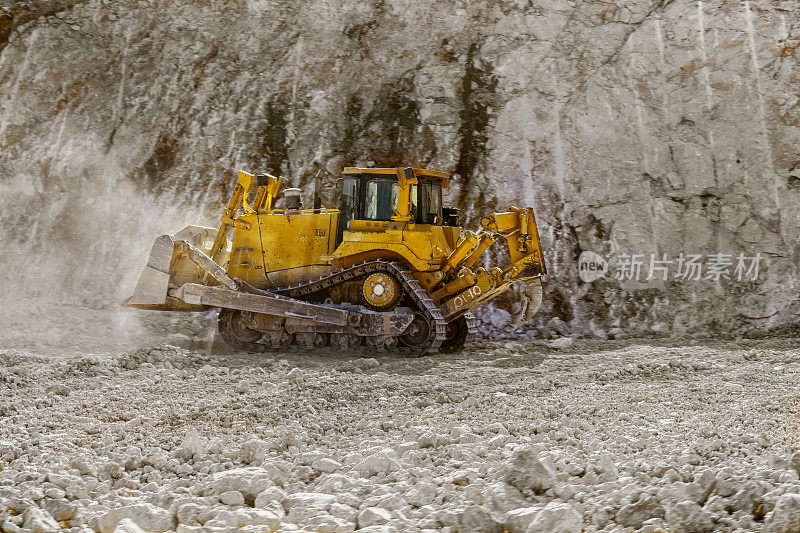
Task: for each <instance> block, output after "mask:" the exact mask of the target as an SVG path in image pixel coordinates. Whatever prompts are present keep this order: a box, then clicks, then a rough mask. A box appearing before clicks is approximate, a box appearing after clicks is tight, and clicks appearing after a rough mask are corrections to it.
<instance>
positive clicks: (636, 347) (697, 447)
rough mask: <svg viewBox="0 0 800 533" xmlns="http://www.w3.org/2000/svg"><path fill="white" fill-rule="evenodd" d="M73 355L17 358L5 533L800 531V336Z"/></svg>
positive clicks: (7, 392)
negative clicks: (412, 355)
mask: <svg viewBox="0 0 800 533" xmlns="http://www.w3.org/2000/svg"><path fill="white" fill-rule="evenodd" d="M202 325H203V320H202V319H199V320H198V321H197V323H196V325H195V326H196V329H198V330H200V329H202V328H201V326H202ZM190 330H191V328H190V327H187V329H185V330H184V331H190ZM95 333H96V332H95ZM69 334H70V332H62V333H61V335H69ZM173 335H174V333H173ZM59 339H60V338H55V339H50V340H49V342H45V343H44V344H38V345H37V346H31V347H28V348H25V347H24V346H23V342H22V340H21V339H19V338H17V339H16V340H13V339H9V342H6V343H5V346H10V347H7V348H5V349H2V350H0V458H2V462H1V463H0V531H3V532H6V533H11V532H16V531H56V530H58V529H59V528H72V531H76V532H78V531H89V530H90V529H91V530H95V531H101V532H104V533H106V532H112V531H119V532H135V531H139V530H140V528H141V529H143V530H146V531H171V530H177V531H183V532H187V533H188V532H194V531H233V530H235V529H236V530H238V529H240V528H246V529H244V530H249V531H273V530H281V531H298V530H304V531H351V530H354V529H358V530H364V531H403V532H405V531H419V530H443V531H451V532H454V531H459V532H465V531H498V532H500V531H503V530H506V531H509V532H526V531H527V532H537V531H580V530H582V529H583V530H585V531H620V532H621V531H634V530H639V531H665V530H674V531H712V530H720V531H734V530H739V531H753V530H763V531H796V530H797V528H798V524H800V477H799V476H798V468H800V453H796V452H795V448H796V446H797V431H798V424H797V410H798V395H797V390H796V382H797V377H798V371H799V369H800V365H798V362H800V352H799V351H798V350H797V349H796V346H797V342H796V340H794V339H773V340H760V341H752V340H751V341H739V342H727V343H719V342H718V343H708V342H704V343H702V344H700V343H697V344H691V343H689V344H679V345H676V344H674V343H664V342H661V343H658V342H647V343H644V342H642V341H608V342H605V343H588V342H583V341H574V342H573V341H572V340H571V339H560V340H556V341H553V340H549V341H545V340H535V339H529V340H525V341H524V342H522V341H502V342H497V341H495V342H488V341H478V342H475V343H472V344H471V345H470V346H469V347H468V349H467V350H465V351H464V352H463V353H461V354H458V355H454V356H442V355H437V356H428V357H424V358H419V359H403V358H398V357H393V356H387V355H383V356H376V357H374V358H368V357H354V356H347V355H331V356H323V355H311V356H309V355H299V354H274V355H267V356H263V355H259V356H255V355H246V354H228V355H207V352H206V350H203V349H191V346H192V345H191V344H186V343H184V346H187V347H177V346H173V345H170V344H166V343H163V342H162V343H160V344H159V343H158V342H156V341H158V338H157V336H153V337H152V339H154V342H153V343H149V344H148V346H147V347H139V348H134V349H128V350H116V349H106V350H105V351H100V350H98V351H96V352H94V353H87V352H80V351H78V350H74V349H69V350H66V349H61V350H59V349H58V345H59V342H60V340H59ZM173 339H174V338H173ZM177 340H178V341H180V340H181V338H180V337H178V338H177ZM184 340H185V338H184ZM48 344H49V345H55V347H53V346H49V347H48ZM178 344H180V342H179V343H178ZM212 353H213V352H212Z"/></svg>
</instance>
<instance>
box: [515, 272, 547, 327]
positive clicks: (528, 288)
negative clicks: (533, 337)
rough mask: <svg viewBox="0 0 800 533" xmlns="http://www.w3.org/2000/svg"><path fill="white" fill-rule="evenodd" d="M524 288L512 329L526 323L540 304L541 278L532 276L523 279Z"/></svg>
mask: <svg viewBox="0 0 800 533" xmlns="http://www.w3.org/2000/svg"><path fill="white" fill-rule="evenodd" d="M523 283H525V288H524V289H523V291H522V301H521V302H520V303H521V305H520V310H519V316H518V317H517V322H516V323H515V324H514V329H519V328H521V327H522V326H523V325H524V324H526V323H527V322H528V321H529V320H530V319H531V318H533V315H535V314H536V311H538V310H539V307H541V305H542V280H541V278H532V279H529V280H525V281H524V282H523Z"/></svg>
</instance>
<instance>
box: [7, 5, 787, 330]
mask: <svg viewBox="0 0 800 533" xmlns="http://www.w3.org/2000/svg"><path fill="white" fill-rule="evenodd" d="M798 18H800V14H798V12H797V9H796V5H795V4H794V3H792V2H780V1H778V2H773V1H768V0H755V1H751V2H726V3H717V2H696V1H688V0H674V1H653V0H634V1H626V2H623V1H620V0H617V1H616V2H610V3H609V2H603V3H594V2H576V1H567V0H547V1H543V2H535V3H526V2H512V1H503V2H495V1H491V2H490V1H476V2H468V3H467V2H456V3H455V4H452V3H427V2H416V3H413V4H409V3H407V2H401V1H399V0H387V1H381V2H377V3H365V2H344V3H342V4H341V6H339V7H333V4H330V3H329V2H324V1H322V0H306V1H301V2H295V3H293V4H292V5H286V4H285V3H281V2H270V1H266V0H247V1H244V0H241V1H237V2H227V3H206V2H201V3H198V2H189V1H186V0H179V1H175V2H170V3H169V5H165V6H162V7H160V8H159V9H152V10H151V9H141V6H140V4H139V3H138V2H132V1H130V0H123V1H120V2H113V3H105V2H88V1H86V0H51V1H48V2H34V1H32V0H21V1H13V0H12V1H11V2H10V3H9V2H5V3H4V4H3V6H2V7H0V146H2V147H3V150H2V152H0V239H1V240H2V241H3V242H7V243H10V244H11V246H12V247H14V249H16V250H20V251H21V252H22V253H20V254H13V255H4V256H3V258H2V259H1V261H3V263H2V266H3V268H2V272H3V274H2V275H3V276H4V277H7V278H9V279H3V280H0V281H2V283H3V285H4V287H3V291H2V292H3V293H4V294H7V295H9V297H10V298H13V297H15V296H21V295H25V296H36V295H37V294H39V295H49V294H51V293H53V292H56V293H59V294H60V293H62V292H63V293H64V294H66V295H67V296H71V297H73V298H74V299H76V300H80V301H82V302H87V303H92V304H97V303H101V304H107V303H108V302H109V301H112V300H113V301H114V302H117V301H118V300H119V297H120V296H124V295H125V293H127V292H128V291H129V290H130V288H131V287H132V285H133V284H134V283H135V279H136V276H137V273H138V270H139V268H140V266H141V265H143V264H144V261H145V257H146V254H147V252H148V250H149V245H150V243H151V241H152V238H153V236H154V235H157V234H159V233H163V232H166V231H171V230H175V229H179V228H180V227H181V225H182V224H185V223H188V222H195V223H214V221H215V220H216V219H217V217H218V211H219V208H220V203H221V201H222V200H223V199H224V198H225V197H226V195H227V193H228V192H229V191H230V189H231V185H232V180H233V176H234V170H235V169H240V168H244V169H251V170H259V171H269V172H273V173H281V174H283V175H284V176H286V177H287V178H288V181H289V183H291V184H292V185H295V186H297V185H300V186H302V185H306V184H307V183H308V182H309V178H310V176H311V175H312V174H313V172H314V171H315V170H316V169H318V168H325V169H327V170H329V171H331V172H333V173H337V172H338V171H340V170H341V169H342V167H343V166H345V165H380V166H395V165H401V164H413V165H423V166H427V167H432V168H438V169H442V170H446V171H450V172H453V173H454V178H453V179H452V188H451V189H450V191H449V192H448V199H449V201H450V202H451V203H454V204H457V205H459V206H460V207H462V208H463V209H464V210H465V214H466V219H467V220H468V221H469V222H471V223H474V222H476V216H477V215H478V214H479V213H480V212H483V211H489V210H503V209H505V207H506V206H507V205H509V204H531V205H533V206H534V207H536V209H537V214H538V221H539V224H540V230H541V236H542V240H543V242H544V245H545V247H546V257H547V259H548V260H549V262H550V272H551V275H550V277H549V279H550V280H551V282H550V283H548V284H547V287H546V296H545V307H544V309H543V311H542V312H541V313H540V315H539V318H538V320H540V321H541V323H546V322H547V320H549V319H550V318H552V317H553V316H559V317H561V318H563V319H564V320H565V322H567V323H568V324H570V326H571V328H572V329H573V331H578V332H587V333H588V332H589V331H590V330H589V329H588V328H589V326H588V322H589V320H588V319H589V318H591V319H592V320H593V321H594V326H595V329H594V330H598V329H597V328H603V329H611V328H615V327H625V328H627V329H628V330H630V331H631V332H632V333H635V334H643V333H647V334H653V333H655V334H666V333H681V332H683V331H694V330H703V331H708V328H709V327H711V328H717V329H721V330H725V329H731V328H741V327H743V326H742V323H744V322H746V323H747V324H749V325H750V327H756V326H753V324H756V325H757V327H762V326H761V325H762V324H764V325H767V326H770V325H778V324H781V323H784V322H786V321H788V320H790V317H791V316H793V314H794V311H796V310H797V309H796V308H797V303H796V294H797V285H798V276H797V272H796V269H795V263H796V262H797V259H798V257H799V256H800V254H798V251H799V250H798V237H797V235H798V228H800V210H799V209H798V206H799V205H800V158H799V157H798V155H797V149H796V147H797V146H798V144H800V143H799V142H798V141H800V128H798V122H797V116H798V96H797V91H796V84H797V78H796V76H797V56H796V54H795V50H796V49H797V45H798V34H797V32H792V31H791V28H793V27H796V26H797V24H798ZM326 194H327V196H328V200H330V197H331V195H332V191H331V190H328V191H327V192H326ZM582 251H592V252H594V253H596V254H598V255H600V256H602V257H604V258H605V259H607V260H608V261H609V263H610V264H609V266H608V269H609V270H608V273H607V274H606V275H605V277H603V278H601V279H598V280H596V281H593V282H591V283H587V282H582V281H580V280H579V278H578V268H577V267H578V265H577V259H578V256H579V255H580V253H581V252H582ZM740 252H745V253H746V254H748V256H750V255H753V254H755V253H760V254H761V256H762V258H763V259H762V261H761V262H760V264H759V266H760V268H759V270H760V272H759V273H758V276H757V277H756V276H754V274H755V273H754V272H750V276H751V277H756V278H757V279H756V280H755V281H753V282H745V281H744V280H742V281H739V280H737V271H736V266H737V258H736V254H738V253H740ZM681 253H684V254H704V255H703V258H702V261H703V263H704V270H703V271H702V272H701V274H700V276H701V278H703V279H700V280H693V279H686V280H684V279H683V278H681V277H679V278H677V279H675V278H674V276H675V275H676V274H678V273H679V267H681V266H683V264H681V265H679V264H678V262H677V261H678V258H679V254H681ZM716 253H721V254H734V255H733V256H732V257H731V258H729V259H730V260H731V264H730V265H726V261H727V259H728V258H726V257H723V258H716V259H713V258H712V257H709V256H708V254H716ZM625 254H642V256H641V257H639V258H638V259H636V260H641V261H642V262H643V265H642V266H641V273H640V276H641V277H640V279H639V281H636V280H635V279H632V278H634V277H635V276H634V271H635V269H631V270H629V271H628V270H619V268H620V266H624V265H625V260H626V258H627V259H631V258H630V257H627V256H626V255H625ZM650 254H656V255H655V256H654V257H655V258H657V259H659V260H661V259H663V254H667V260H668V261H673V263H671V264H663V265H661V266H665V267H667V269H668V271H666V272H667V274H666V275H667V276H668V279H667V280H666V281H664V280H663V279H662V273H663V272H665V271H663V270H658V269H656V270H654V271H653V272H654V273H655V275H654V276H652V278H653V279H651V280H650V281H645V278H646V277H647V275H648V272H649V267H650V264H649V260H650ZM56 258H57V259H56ZM684 259H686V257H684ZM636 260H634V262H635V261H636ZM712 262H716V263H717V264H718V265H722V266H721V267H720V268H722V270H724V271H725V272H726V273H727V274H728V275H729V277H730V278H732V279H725V277H724V276H722V277H721V278H720V279H719V280H716V279H715V277H716V276H715V274H714V271H713V270H710V269H708V265H709V264H710V263H712ZM87 263H89V264H92V265H98V266H95V267H93V268H85V265H86V264H87ZM30 265H39V266H37V267H35V268H30ZM99 265H102V267H101V266H99ZM120 265H124V266H120ZM656 266H658V265H656ZM746 266H750V265H749V264H748V265H746ZM23 267H25V268H23ZM101 269H102V271H100V270H101ZM684 270H685V269H684ZM616 272H621V273H623V274H625V275H624V276H622V277H623V278H625V279H622V280H616V279H614V274H615V273H616ZM707 274H708V275H709V277H710V279H705V277H706V275H707ZM738 274H747V273H746V272H743V271H741V270H740V271H738ZM12 276H13V278H12ZM688 277H689V278H692V277H693V276H688ZM744 277H747V276H746V275H745V276H744ZM42 279H49V280H53V281H52V283H48V284H41V283H38V282H39V281H40V280H42ZM87 287H88V289H87ZM12 289H13V291H12ZM63 300H64V299H63V298H62V301H63ZM711 304H713V305H711ZM777 310H780V311H781V312H780V314H778V315H776V316H775V317H774V318H771V319H769V320H767V321H757V322H751V321H739V320H738V318H739V317H740V316H741V315H742V314H744V315H747V316H750V317H761V316H767V315H770V314H772V313H774V312H775V311H777ZM733 319H735V320H733ZM584 330H585V331H584Z"/></svg>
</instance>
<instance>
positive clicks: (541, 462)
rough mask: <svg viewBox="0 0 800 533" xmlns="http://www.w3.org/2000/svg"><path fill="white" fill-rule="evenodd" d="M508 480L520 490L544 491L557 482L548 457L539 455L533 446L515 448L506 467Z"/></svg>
mask: <svg viewBox="0 0 800 533" xmlns="http://www.w3.org/2000/svg"><path fill="white" fill-rule="evenodd" d="M505 479H506V481H507V482H508V483H509V484H511V485H513V486H514V487H516V488H518V489H519V490H532V491H533V492H535V493H542V492H544V491H546V490H547V489H549V488H550V487H552V486H553V485H555V484H556V472H555V468H554V467H553V464H552V462H551V461H550V459H549V458H547V457H539V454H538V451H537V450H536V449H535V448H533V447H532V446H519V447H518V448H516V449H515V450H514V452H513V453H512V455H511V458H510V459H509V461H508V463H507V465H506V469H505Z"/></svg>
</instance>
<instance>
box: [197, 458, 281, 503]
mask: <svg viewBox="0 0 800 533" xmlns="http://www.w3.org/2000/svg"><path fill="white" fill-rule="evenodd" d="M273 485H274V483H273V482H272V479H271V477H270V474H269V472H268V471H267V470H265V469H263V468H260V467H256V466H250V467H246V468H235V469H233V470H225V471H222V472H218V473H216V474H214V475H213V476H211V481H210V483H209V489H210V491H211V493H212V494H217V495H220V494H222V493H224V492H228V491H231V490H235V491H238V492H241V493H242V495H244V497H245V498H248V497H249V498H255V497H256V495H258V494H259V493H260V492H263V491H264V490H266V489H268V488H269V487H272V486H273Z"/></svg>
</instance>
